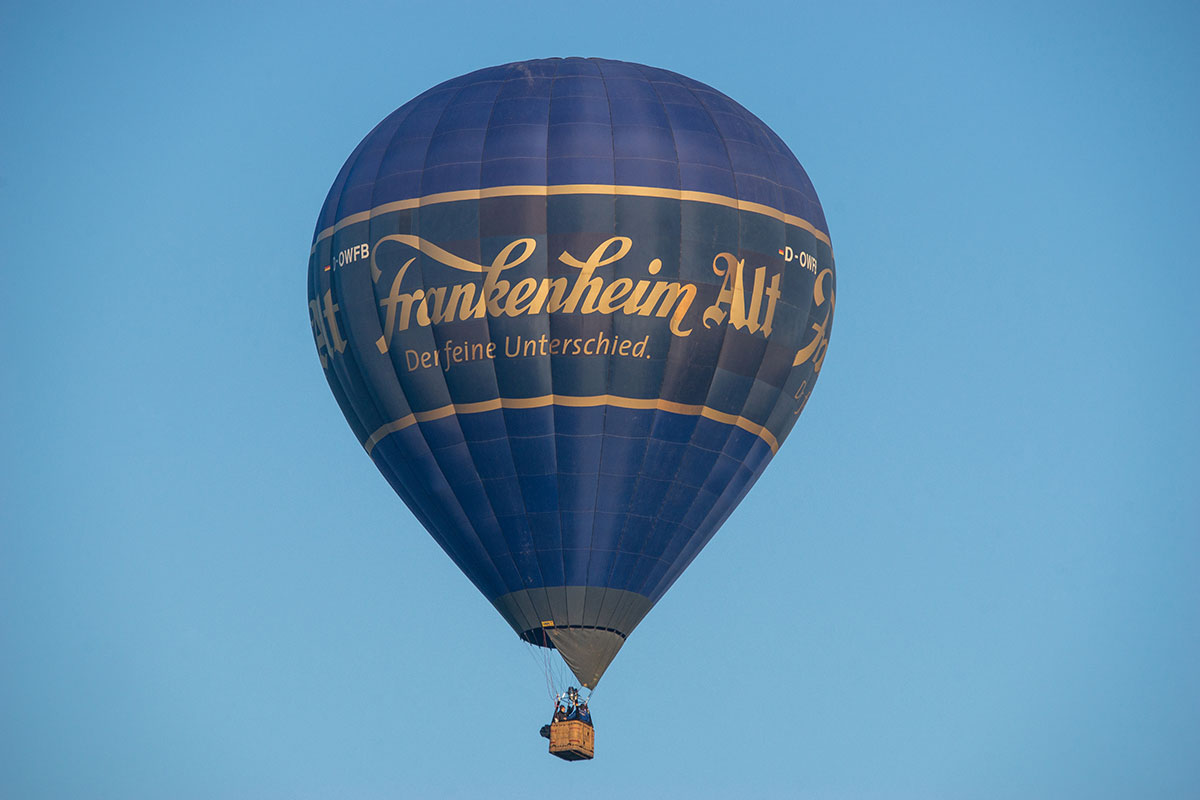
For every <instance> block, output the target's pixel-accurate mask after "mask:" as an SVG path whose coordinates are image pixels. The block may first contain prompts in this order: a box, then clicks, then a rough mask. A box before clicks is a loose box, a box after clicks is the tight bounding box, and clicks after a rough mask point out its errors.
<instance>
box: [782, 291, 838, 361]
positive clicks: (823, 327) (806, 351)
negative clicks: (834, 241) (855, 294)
mask: <svg viewBox="0 0 1200 800" xmlns="http://www.w3.org/2000/svg"><path fill="white" fill-rule="evenodd" d="M826 275H828V276H829V280H830V283H831V284H832V282H833V270H832V269H828V268H826V269H823V270H821V274H820V275H818V276H817V281H816V283H814V284H813V301H814V302H815V303H816V304H817V306H823V305H825V282H824V281H825V276H826ZM836 299H837V298H836V297H835V295H834V293H833V291H832V286H831V290H830V292H829V308H827V309H825V319H823V320H821V322H820V323H816V322H814V323H813V324H812V329H813V333H814V336H813V338H812V340H811V341H810V342H809V343H808V344H806V345H805V346H804V347H802V348H800V350H798V351H797V352H796V358H795V360H793V361H792V366H793V367H798V366H800V365H801V364H803V363H804V362H805V361H807V360H808V359H809V358H811V359H812V360H813V372H820V371H821V365H822V364H823V363H824V362H825V353H827V352H828V350H829V317H830V315H831V314H832V313H833V307H834V303H835V302H836Z"/></svg>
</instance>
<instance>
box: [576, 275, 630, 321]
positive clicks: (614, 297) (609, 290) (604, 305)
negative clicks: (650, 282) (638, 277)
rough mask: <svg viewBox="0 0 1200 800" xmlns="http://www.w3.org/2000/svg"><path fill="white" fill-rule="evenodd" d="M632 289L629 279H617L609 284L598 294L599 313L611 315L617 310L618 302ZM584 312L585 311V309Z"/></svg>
mask: <svg viewBox="0 0 1200 800" xmlns="http://www.w3.org/2000/svg"><path fill="white" fill-rule="evenodd" d="M632 288H633V281H632V280H631V279H629V278H617V279H616V280H615V281H613V282H612V283H610V284H609V285H608V286H607V287H606V288H605V289H604V291H603V292H601V293H600V313H601V314H612V313H613V312H615V311H616V310H617V308H618V307H619V306H618V301H620V300H621V298H623V297H624V296H625V295H627V294H629V290H630V289H632ZM585 312H586V309H585Z"/></svg>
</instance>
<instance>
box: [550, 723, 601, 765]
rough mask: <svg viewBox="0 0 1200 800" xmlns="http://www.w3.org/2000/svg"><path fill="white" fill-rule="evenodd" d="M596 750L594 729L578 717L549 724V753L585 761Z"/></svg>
mask: <svg viewBox="0 0 1200 800" xmlns="http://www.w3.org/2000/svg"><path fill="white" fill-rule="evenodd" d="M595 751H596V730H595V728H593V727H592V726H591V725H588V724H587V723H586V722H583V721H582V720H578V719H568V720H562V721H559V722H555V723H553V724H552V725H551V726H550V754H551V755H556V756H558V757H559V758H562V759H565V760H567V761H586V760H587V759H590V758H592V756H593V755H594V754H595Z"/></svg>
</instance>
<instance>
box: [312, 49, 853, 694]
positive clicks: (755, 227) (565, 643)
mask: <svg viewBox="0 0 1200 800" xmlns="http://www.w3.org/2000/svg"><path fill="white" fill-rule="evenodd" d="M834 294H835V276H834V262H833V253H832V250H831V246H830V239H829V232H828V227H827V225H826V222H825V216H824V213H823V212H822V210H821V205H820V203H819V202H818V200H817V195H816V193H815V191H814V190H813V186H812V183H811V182H810V181H809V179H808V176H807V175H806V173H805V171H804V169H803V168H802V167H801V166H800V164H799V162H798V161H797V160H796V158H795V156H793V155H792V153H791V151H790V150H789V149H788V147H787V146H786V145H785V144H784V143H783V141H782V140H781V139H780V138H779V137H778V136H777V135H776V134H775V133H774V132H773V131H772V130H771V129H770V128H768V127H767V126H766V125H765V124H764V123H763V122H762V121H761V120H759V119H758V118H757V117H756V116H754V115H753V114H751V113H750V112H749V111H747V110H746V109H745V108H743V107H742V106H741V105H739V104H738V103H736V102H734V101H733V100H731V99H730V98H728V97H726V96H725V95H723V94H722V93H720V92H718V91H717V90H715V89H713V88H711V87H709V86H706V85H705V84H703V83H699V82H697V81H694V80H691V79H690V78H686V77H684V76H682V75H679V74H676V73H673V72H669V71H666V70H662V69H655V68H652V67H647V66H642V65H639V64H631V63H624V62H620V61H609V60H603V59H583V58H566V59H557V58H553V59H544V60H535V61H524V62H517V63H512V64H505V65H503V66H497V67H491V68H488V69H482V70H479V71H476V72H472V73H470V74H467V75H463V76H461V77H458V78H454V79H452V80H449V81H446V82H445V83H442V84H439V85H438V86H435V87H433V88H432V89H429V90H428V91H426V92H424V93H423V94H420V95H418V96H417V97H415V98H413V99H412V100H410V101H409V102H407V103H405V104H404V105H403V106H401V107H400V108H399V109H397V110H396V111H395V112H394V113H392V114H391V115H389V116H388V117H387V118H386V119H384V120H383V121H382V122H380V123H379V125H378V126H376V128H375V129H374V130H373V131H371V132H370V133H369V134H368V135H367V136H366V138H365V139H363V140H362V142H361V143H360V144H359V145H358V147H357V148H356V149H355V150H354V152H353V153H352V154H351V155H350V157H349V159H348V160H347V161H346V163H345V165H344V166H343V167H342V169H341V171H340V172H339V173H338V176H337V179H336V180H335V181H334V183H333V187H332V188H331V189H330V191H329V195H328V197H327V198H326V200H325V204H324V206H323V208H322V209H321V213H320V217H319V220H318V222H317V226H316V234H315V236H314V239H313V244H312V251H311V256H310V261H309V272H308V301H309V303H308V305H309V314H310V319H311V322H312V330H313V335H314V337H315V340H316V346H317V351H318V355H319V356H320V362H321V366H322V368H323V370H324V373H325V376H326V378H327V379H328V382H329V386H330V388H331V389H332V390H333V393H334V395H335V396H336V398H337V402H338V404H339V406H341V409H342V411H343V413H344V414H345V417H346V420H347V421H348V422H349V423H350V427H351V428H352V429H353V431H354V434H355V435H356V436H357V437H358V440H359V442H361V444H362V446H363V447H364V449H365V450H366V452H367V454H368V455H369V456H370V458H371V460H372V461H373V462H374V463H375V465H376V466H377V467H378V468H379V471H380V472H381V473H383V475H384V477H385V478H386V479H387V480H388V482H389V483H390V484H391V486H392V487H393V489H395V491H396V493H397V494H399V495H400V497H401V498H402V499H403V500H404V502H405V503H406V504H407V505H408V507H409V508H410V509H411V510H412V513H413V514H414V515H415V516H416V518H417V519H418V520H420V522H421V524H422V525H423V526H424V527H425V528H426V529H427V530H428V531H429V533H430V534H431V535H432V536H433V538H434V539H435V540H436V541H437V542H438V544H439V545H441V547H442V548H443V549H444V550H445V551H446V553H447V554H448V555H449V556H450V558H452V559H453V560H454V563H455V564H457V565H458V567H459V568H460V569H461V570H462V572H463V573H464V574H465V575H466V576H467V578H469V579H470V581H471V582H472V583H473V584H474V585H475V586H476V588H477V589H478V590H479V591H480V592H482V593H483V594H484V596H485V597H487V599H488V600H489V601H491V603H492V604H493V605H494V606H495V608H496V610H497V611H498V612H499V613H500V616H502V617H503V618H504V620H505V621H506V622H507V623H508V624H509V625H511V626H512V628H513V630H514V631H515V632H516V633H517V634H518V635H519V636H520V637H522V638H523V639H525V640H526V641H528V642H531V643H534V644H538V645H543V646H545V647H550V648H555V649H557V650H558V652H559V653H560V654H561V656H562V658H563V659H564V660H565V661H566V663H567V665H568V666H569V667H570V669H571V671H572V672H573V673H574V674H575V676H576V677H577V678H578V680H579V681H580V682H581V683H582V684H583V686H585V687H588V688H589V689H590V688H594V687H595V686H596V683H597V681H599V680H600V677H601V676H602V675H603V674H604V671H605V669H606V668H607V667H608V665H609V664H610V662H611V661H612V660H613V657H614V656H616V654H617V651H618V650H620V649H621V646H622V645H623V644H624V643H625V640H626V638H627V637H628V636H629V634H631V633H632V632H633V630H634V629H635V628H636V627H637V625H638V623H639V622H640V621H641V620H642V619H643V617H645V616H646V614H647V613H648V612H649V611H650V609H651V608H652V607H653V606H654V604H655V602H656V601H657V600H658V599H659V598H661V597H662V596H663V594H664V593H665V592H666V591H667V589H668V588H670V586H671V585H672V584H673V583H674V582H675V581H676V579H678V578H679V576H680V574H681V573H682V572H683V570H684V569H685V568H686V567H687V565H688V564H689V563H690V562H691V561H692V560H693V559H694V558H695V557H696V555H697V553H699V552H700V550H701V548H703V547H704V545H705V544H706V543H707V542H708V541H709V539H711V538H712V536H713V534H715V533H716V531H717V529H718V528H719V527H720V526H721V524H722V523H723V522H724V521H725V519H726V518H727V517H728V516H729V515H730V513H731V512H732V511H733V509H734V508H735V507H736V506H737V504H738V502H739V501H740V500H741V499H742V498H743V497H744V496H745V494H746V493H747V491H749V489H750V487H751V486H752V485H753V484H754V482H755V480H756V479H757V478H758V477H759V475H761V474H762V472H763V470H764V469H765V468H766V466H767V464H768V463H769V462H770V460H771V458H772V457H773V456H774V455H775V453H776V452H777V451H778V450H779V447H780V445H781V444H782V443H783V441H784V439H785V438H787V435H788V433H789V432H790V431H791V429H792V426H793V425H794V424H795V422H796V419H797V417H798V415H799V414H800V411H801V410H802V409H803V408H804V405H805V403H806V401H807V400H808V397H809V394H810V393H811V392H812V390H813V386H814V384H815V382H816V379H817V376H818V374H819V373H820V370H821V365H822V363H823V360H824V358H825V353H826V350H827V346H828V342H829V334H830V330H831V323H832V319H833V309H834Z"/></svg>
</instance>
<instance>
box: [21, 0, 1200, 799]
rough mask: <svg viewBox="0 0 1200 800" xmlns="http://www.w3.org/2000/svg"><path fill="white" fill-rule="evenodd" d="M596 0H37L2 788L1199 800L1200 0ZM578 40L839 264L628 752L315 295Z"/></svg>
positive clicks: (628, 734) (636, 694) (239, 794)
mask: <svg viewBox="0 0 1200 800" xmlns="http://www.w3.org/2000/svg"><path fill="white" fill-rule="evenodd" d="M575 5H576V4H549V3H544V4H536V5H534V4H528V5H526V4H512V3H461V2H452V1H449V0H447V1H446V2H437V3H420V4H417V3H403V4H401V3H396V4H384V3H378V4H372V3H364V2H357V1H356V0H351V1H350V2H345V3H337V4H330V3H283V2H279V3H272V4H264V3H251V4H245V3H234V2H222V3H208V2H205V3H186V4H185V3H172V4H165V3H146V4H145V5H142V6H138V5H130V4H126V3H104V4H82V3H65V4H64V3H54V2H47V3H24V4H13V3H10V4H7V5H6V6H5V8H4V10H3V11H2V12H0V90H2V94H0V96H2V98H3V101H4V109H5V110H4V113H3V115H0V215H2V217H3V219H4V220H5V226H4V238H5V242H6V249H5V258H4V267H5V269H4V276H3V280H4V285H5V292H4V310H3V313H2V314H0V333H2V334H3V341H4V343H5V347H4V348H3V356H2V358H3V361H2V364H3V375H4V390H3V391H4V394H3V398H4V409H5V413H4V414H3V415H2V417H0V447H2V452H3V461H2V466H0V469H2V470H3V476H2V477H3V480H2V481H0V486H2V488H0V532H2V535H0V796H3V797H6V798H10V797H11V798H22V799H25V798H28V799H30V800H34V799H36V798H73V799H74V798H121V800H135V799H136V798H168V797H169V798H173V799H176V800H186V799H187V798H206V799H207V798H254V799H255V800H262V799H263V798H329V797H350V798H385V797H387V798H391V797H435V796H436V797H462V798H468V797H489V798H490V797H497V798H508V797H514V798H515V797H527V796H530V795H532V794H541V793H545V792H549V791H557V790H564V789H565V790H569V792H570V793H571V796H573V797H612V796H620V797H625V798H641V797H647V798H651V797H652V798H660V797H726V796H762V797H766V796H775V797H780V796H784V797H815V798H930V797H952V798H1014V797H1021V798H1062V797H1088V798H1130V797H1139V798H1143V797H1144V798H1159V797H1161V798H1179V797H1189V796H1190V797H1195V796H1200V759H1197V758H1196V755H1197V753H1200V668H1198V666H1197V665H1198V664H1200V579H1198V578H1200V500H1198V497H1200V486H1198V481H1197V476H1198V475H1200V455H1198V453H1200V414H1198V413H1197V409H1200V377H1198V375H1200V370H1198V367H1200V323H1198V322H1197V315H1196V310H1195V309H1196V307H1197V302H1198V299H1197V298H1198V297H1200V277H1198V271H1197V263H1196V253H1197V249H1198V244H1200V242H1198V239H1200V236H1198V231H1200V225H1198V224H1197V221H1196V220H1197V216H1198V213H1200V201H1198V199H1197V190H1196V187H1197V186H1200V151H1198V148H1197V143H1198V142H1200V104H1198V103H1197V99H1196V98H1197V94H1196V92H1197V89H1196V87H1197V85H1200V49H1198V48H1197V46H1196V42H1197V40H1198V39H1200V12H1198V11H1197V6H1196V5H1195V4H1194V3H1183V2H1181V3H1171V4H1166V3H1151V4H1149V5H1145V6H1139V7H1137V8H1134V7H1132V6H1129V5H1127V4H1117V3H1107V4H1106V3H1099V4H1098V3H1083V2H1079V3H1070V4H1068V3H1054V4H1049V5H1051V6H1053V8H1047V7H1046V6H1047V4H1045V3H1040V2H1028V3H1015V4H1014V3H1007V4H999V5H997V4H991V7H990V8H987V9H984V10H970V9H968V8H966V7H965V6H964V5H963V4H954V3H946V4H929V3H917V4H907V5H897V4H894V3H879V4H861V3H821V4H804V3H796V2H778V3H756V2H744V3H721V4H716V3H713V4H706V3H695V2H693V3H654V2H648V1H647V0H642V1H639V2H625V1H624V0H615V1H614V2H609V3H603V4H599V3H598V4H588V6H587V8H586V9H583V8H580V9H576V7H575ZM581 5H582V4H581ZM567 55H583V56H602V57H607V58H616V59H623V60H630V61H637V62H641V63H646V64H651V65H655V66H660V67H665V68H668V69H672V70H675V71H677V72H682V73H684V74H686V75H689V76H692V77H694V78H696V79H698V80H701V81H704V82H706V83H709V84H711V85H713V86H715V87H716V88H718V89H720V90H722V91H723V92H725V93H727V94H729V95H730V96H732V97H734V98H736V99H737V100H739V101H740V102H741V103H743V104H744V105H745V106H747V107H748V108H749V109H750V110H751V111H753V112H755V113H756V114H758V115H759V116H760V117H761V118H762V119H763V120H764V121H766V122H767V123H768V124H769V125H771V126H772V127H773V128H774V129H775V130H776V131H777V132H778V133H779V134H780V135H781V136H782V137H783V139H784V140H785V141H787V142H788V143H789V144H790V145H791V147H792V149H793V150H794V151H795V153H796V154H797V156H798V157H799V158H800V160H801V162H802V163H803V164H804V165H805V167H806V168H807V170H808V172H809V174H810V175H811V177H812V179H813V181H814V183H815V185H816V187H817V190H818V192H819V193H820V195H821V199H822V201H823V203H824V206H825V211H826V214H827V216H828V219H829V223H830V227H831V231H832V236H833V244H834V252H835V254H836V256H837V264H838V312H837V322H836V326H835V330H834V335H833V340H832V345H831V349H830V354H829V357H828V359H827V361H826V362H825V364H826V365H825V369H824V371H823V374H822V380H821V383H820V385H819V386H818V387H817V390H816V392H815V394H814V395H813V397H812V400H811V402H810V403H809V404H808V407H807V408H806V410H805V412H804V417H803V418H802V419H801V422H800V424H799V426H798V427H797V429H796V431H795V432H794V433H793V435H792V436H791V438H790V439H789V440H788V442H787V444H786V445H785V447H784V448H783V450H782V451H781V452H780V455H779V456H778V458H776V460H775V461H774V463H773V465H772V466H771V468H770V469H769V470H768V472H767V474H766V476H765V477H764V478H763V479H762V481H761V482H760V483H759V484H758V486H757V487H756V488H755V489H754V491H753V492H751V494H750V495H749V497H748V498H747V499H746V501H745V502H744V503H743V504H742V506H741V507H740V508H739V510H738V511H737V512H736V513H735V514H734V515H733V517H732V518H731V519H730V520H729V522H728V523H727V524H726V526H725V528H724V529H723V530H722V531H721V533H719V534H718V536H717V538H716V539H715V540H714V541H713V542H712V544H711V545H710V546H709V547H708V548H707V549H706V550H705V551H704V553H702V554H701V556H700V557H699V558H698V559H697V561H696V562H695V563H694V564H693V565H692V567H691V568H690V569H689V570H688V572H687V574H686V575H685V576H684V577H683V578H682V579H681V580H680V581H679V582H678V583H677V584H676V585H675V587H674V588H673V589H672V590H671V592H670V593H669V594H668V595H667V596H666V598H664V600H663V601H662V602H661V603H660V604H659V605H658V607H657V608H656V609H655V610H654V611H653V613H651V615H650V616H649V617H648V618H647V619H646V620H645V622H644V623H643V624H642V625H641V627H639V629H638V630H637V632H636V633H635V634H634V635H633V636H632V637H631V638H630V640H629V643H628V644H627V645H626V647H625V649H624V650H623V651H622V653H621V655H620V656H619V657H618V659H617V660H616V661H615V662H614V664H613V666H612V668H611V669H610V670H609V671H608V673H607V674H606V675H605V678H604V681H603V683H602V684H601V685H600V688H599V691H598V692H597V694H596V699H595V702H594V705H593V707H594V711H595V716H596V719H597V724H598V733H597V749H598V755H597V759H596V760H595V761H594V762H591V763H587V764H567V763H562V762H559V761H557V760H556V759H552V758H550V757H549V756H548V755H547V754H546V753H545V740H543V739H540V738H538V736H537V728H538V727H539V726H540V725H541V724H542V723H543V722H544V721H545V720H546V718H547V717H548V714H549V711H550V709H549V706H548V704H547V701H546V694H545V688H544V685H543V679H542V674H541V670H540V668H539V667H538V666H537V664H536V663H535V661H534V659H532V658H531V657H530V655H529V652H528V650H527V648H526V646H525V645H523V644H521V643H520V642H519V641H518V640H517V639H516V637H515V636H514V635H513V634H512V631H511V630H510V629H509V628H508V627H507V625H506V624H505V623H504V622H503V621H502V620H501V619H500V617H499V616H498V615H497V614H496V613H495V611H494V610H493V609H492V608H491V606H490V605H489V604H488V603H487V602H486V601H485V600H484V599H483V598H482V597H481V596H480V595H478V594H477V593H476V592H475V590H474V589H473V588H472V587H471V586H470V585H469V584H468V583H467V581H466V580H465V579H463V578H462V577H461V576H460V575H459V574H458V572H457V570H456V569H455V568H454V567H453V565H452V564H451V563H450V561H449V559H447V558H446V557H445V556H444V555H443V553H442V552H441V551H440V550H439V549H438V548H437V546H436V545H435V544H434V543H433V541H432V540H431V539H430V538H429V537H428V536H427V535H426V534H425V533H424V531H423V530H422V529H421V528H420V526H419V525H418V524H417V523H416V522H415V520H414V519H413V517H412V516H411V514H410V513H409V512H408V510H407V509H406V508H405V507H404V505H403V504H402V503H401V502H400V501H399V500H398V499H397V498H396V497H395V496H394V495H393V494H392V493H391V491H390V490H389V488H388V487H387V485H386V483H385V482H384V481H383V479H382V478H381V477H380V476H379V475H378V474H377V472H376V471H375V469H374V467H373V466H372V464H371V463H370V461H369V460H368V458H367V457H366V456H365V455H364V454H363V452H362V449H361V448H360V447H359V446H358V444H357V443H356V442H355V440H354V437H353V436H352V435H351V433H350V431H349V429H348V428H347V426H346V425H345V423H344V421H343V420H342V418H341V415H340V413H339V411H338V409H337V406H336V404H335V402H334V400H333V397H332V396H331V394H330V392H329V390H328V388H327V387H326V385H325V380H324V378H323V376H322V374H321V369H320V366H319V364H318V361H317V357H316V354H315V349H314V346H313V342H312V338H311V334H310V331H309V324H308V319H307V312H306V308H305V280H306V279H305V274H306V268H307V260H308V249H309V244H310V242H311V236H312V231H313V225H314V223H315V220H316V215H317V212H318V210H319V208H320V205H321V202H322V200H323V199H324V196H325V192H326V191H327V189H328V187H329V184H330V183H331V182H332V180H333V178H334V176H335V174H336V172H337V170H338V168H339V167H340V166H341V164H342V161H343V160H344V159H345V157H346V156H347V155H348V154H349V152H350V151H351V149H352V148H353V147H354V145H355V144H356V143H357V142H358V141H359V139H360V138H361V137H362V136H363V135H364V134H365V133H366V132H367V131H368V130H369V129H370V128H371V127H372V126H373V125H374V124H375V123H376V122H377V121H378V120H379V119H381V118H382V117H384V116H385V115H386V114H387V113H389V112H390V111H392V110H393V109H394V108H396V107H397V106H399V105H400V104H401V103H403V102H404V101H406V100H408V99H409V98H410V97H412V96H413V95H415V94H417V93H419V92H421V91H423V90H424V89H426V88H428V87H429V86H431V85H433V84H435V83H438V82H440V81H442V80H444V79H446V78H449V77H452V76H455V75H458V74H461V73H464V72H467V71H470V70H472V69H475V68H478V67H483V66H488V65H492V64H497V63H503V62H506V61H512V60H518V59H524V58H534V57H545V56H567ZM431 597H436V598H437V602H436V604H432V605H431V604H430V602H429V598H431ZM480 654H485V657H480Z"/></svg>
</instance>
